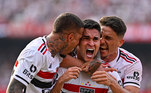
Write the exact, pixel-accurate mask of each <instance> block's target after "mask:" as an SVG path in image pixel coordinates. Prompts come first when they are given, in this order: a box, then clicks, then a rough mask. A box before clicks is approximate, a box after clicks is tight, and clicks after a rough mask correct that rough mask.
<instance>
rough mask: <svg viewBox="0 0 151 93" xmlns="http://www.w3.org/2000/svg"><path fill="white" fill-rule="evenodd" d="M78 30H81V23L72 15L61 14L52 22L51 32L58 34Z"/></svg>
mask: <svg viewBox="0 0 151 93" xmlns="http://www.w3.org/2000/svg"><path fill="white" fill-rule="evenodd" d="M80 28H83V22H82V20H81V19H80V18H79V17H78V16H76V15H74V14H72V13H62V14H60V15H59V16H58V17H57V18H56V20H55V22H54V27H53V32H54V33H60V32H64V31H68V30H70V29H80Z"/></svg>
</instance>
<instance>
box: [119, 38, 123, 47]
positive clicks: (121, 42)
mask: <svg viewBox="0 0 151 93" xmlns="http://www.w3.org/2000/svg"><path fill="white" fill-rule="evenodd" d="M123 44H124V39H121V40H120V41H119V44H118V45H119V47H121V46H122V45H123Z"/></svg>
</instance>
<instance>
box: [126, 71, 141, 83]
mask: <svg viewBox="0 0 151 93" xmlns="http://www.w3.org/2000/svg"><path fill="white" fill-rule="evenodd" d="M127 78H128V79H135V80H138V81H139V80H140V77H139V73H138V72H134V73H133V76H127Z"/></svg>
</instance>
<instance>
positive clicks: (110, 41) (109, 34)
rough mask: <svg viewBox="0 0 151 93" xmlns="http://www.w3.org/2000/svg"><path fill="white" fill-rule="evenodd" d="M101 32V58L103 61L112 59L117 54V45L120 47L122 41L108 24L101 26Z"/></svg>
mask: <svg viewBox="0 0 151 93" xmlns="http://www.w3.org/2000/svg"><path fill="white" fill-rule="evenodd" d="M101 33H102V37H101V40H100V53H101V58H102V59H103V60H105V61H112V60H113V59H114V58H115V57H116V56H117V51H118V47H120V46H121V45H122V44H123V42H124V41H123V39H122V38H121V37H118V36H117V34H116V33H115V32H114V31H113V29H111V28H110V27H108V26H101Z"/></svg>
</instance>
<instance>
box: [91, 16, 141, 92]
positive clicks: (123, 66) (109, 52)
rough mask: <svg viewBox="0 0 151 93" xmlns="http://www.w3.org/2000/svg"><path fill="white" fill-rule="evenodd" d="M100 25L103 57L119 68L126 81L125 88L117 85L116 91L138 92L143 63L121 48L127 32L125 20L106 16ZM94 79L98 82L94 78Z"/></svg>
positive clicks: (108, 62)
mask: <svg viewBox="0 0 151 93" xmlns="http://www.w3.org/2000/svg"><path fill="white" fill-rule="evenodd" d="M100 25H101V33H102V37H101V40H100V53H101V59H103V60H104V61H105V62H106V63H107V64H109V65H110V66H111V67H113V68H116V69H117V70H118V73H119V75H120V77H121V79H122V80H123V83H124V88H121V87H118V86H116V87H115V90H114V92H115V93H138V92H139V90H140V82H141V80H142V64H141V61H140V59H139V58H137V57H136V56H135V55H133V54H132V53H130V52H128V51H127V50H125V49H123V48H120V47H121V46H122V45H123V43H124V39H123V38H124V34H125V32H126V25H125V23H124V21H123V20H122V19H121V18H119V17H116V16H105V17H102V18H101V19H100ZM92 77H93V76H92ZM92 79H93V80H94V81H96V82H98V81H97V80H95V79H94V78H92ZM100 84H103V82H100Z"/></svg>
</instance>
